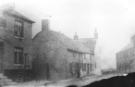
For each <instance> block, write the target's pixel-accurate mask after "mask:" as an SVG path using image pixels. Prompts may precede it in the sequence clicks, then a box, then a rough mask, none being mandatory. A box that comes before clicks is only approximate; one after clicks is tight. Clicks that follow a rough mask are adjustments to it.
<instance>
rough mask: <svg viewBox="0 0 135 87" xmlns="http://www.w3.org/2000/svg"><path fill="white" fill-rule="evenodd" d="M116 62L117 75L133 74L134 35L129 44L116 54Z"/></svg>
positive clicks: (134, 59)
mask: <svg viewBox="0 0 135 87" xmlns="http://www.w3.org/2000/svg"><path fill="white" fill-rule="evenodd" d="M116 61H117V71H118V72H119V73H129V72H135V35H133V36H132V37H131V42H130V44H128V45H127V46H126V47H124V48H123V49H122V50H121V51H119V52H118V53H117V54H116Z"/></svg>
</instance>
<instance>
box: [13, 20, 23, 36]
mask: <svg viewBox="0 0 135 87" xmlns="http://www.w3.org/2000/svg"><path fill="white" fill-rule="evenodd" d="M14 35H15V36H17V37H24V26H23V22H22V21H19V20H15V24H14Z"/></svg>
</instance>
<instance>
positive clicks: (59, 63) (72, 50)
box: [0, 8, 97, 80]
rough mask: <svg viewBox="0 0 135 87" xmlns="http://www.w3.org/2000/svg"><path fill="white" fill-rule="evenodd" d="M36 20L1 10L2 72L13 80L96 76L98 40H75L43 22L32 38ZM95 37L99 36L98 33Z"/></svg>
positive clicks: (14, 11)
mask: <svg viewBox="0 0 135 87" xmlns="http://www.w3.org/2000/svg"><path fill="white" fill-rule="evenodd" d="M33 23H34V21H32V20H30V19H28V18H27V17H25V16H23V15H22V14H20V13H19V12H17V11H16V10H15V9H12V8H11V9H9V8H8V9H2V10H1V11H0V72H1V73H3V74H5V75H6V76H8V77H9V78H12V79H13V80H22V79H37V80H38V79H48V80H56V79H57V80H58V79H66V78H76V77H82V76H86V75H92V74H94V70H95V68H96V61H95V58H94V48H95V44H96V39H97V38H96V37H95V38H85V39H84V38H83V39H79V38H78V36H77V35H75V37H74V40H73V39H70V38H68V37H66V36H65V35H63V34H61V33H59V32H55V31H51V29H50V27H49V21H48V20H43V21H42V31H40V32H39V33H38V34H37V35H35V37H34V38H33V39H32V25H33ZM95 36H97V34H96V33H95Z"/></svg>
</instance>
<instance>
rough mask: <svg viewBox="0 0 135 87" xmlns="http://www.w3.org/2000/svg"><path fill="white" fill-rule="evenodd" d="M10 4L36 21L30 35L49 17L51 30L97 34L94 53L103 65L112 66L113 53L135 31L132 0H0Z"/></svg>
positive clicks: (81, 36)
mask: <svg viewBox="0 0 135 87" xmlns="http://www.w3.org/2000/svg"><path fill="white" fill-rule="evenodd" d="M7 3H12V5H14V6H15V7H16V9H18V10H19V11H20V12H21V13H23V14H25V15H27V16H28V17H30V18H31V19H33V20H34V21H36V22H37V23H35V24H34V27H33V33H34V34H33V35H35V34H36V33H37V32H39V31H40V30H41V27H40V21H41V19H43V18H48V16H51V18H50V23H51V26H50V27H51V29H52V30H56V31H59V32H62V33H64V34H65V35H67V36H68V37H70V38H72V37H73V35H74V33H75V32H77V33H78V35H79V37H80V38H83V37H86V38H89V37H92V36H93V33H94V29H95V28H97V31H98V33H99V39H98V51H97V52H98V53H99V55H100V57H101V58H100V59H102V61H103V63H101V64H102V65H103V67H104V68H105V67H108V66H114V64H115V62H114V61H115V53H116V52H117V51H118V50H120V49H121V48H123V47H124V46H126V45H127V44H128V43H129V42H130V37H131V36H132V35H133V34H135V1H134V0H0V5H3V4H7Z"/></svg>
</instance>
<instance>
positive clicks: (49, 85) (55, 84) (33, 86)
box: [3, 74, 118, 87]
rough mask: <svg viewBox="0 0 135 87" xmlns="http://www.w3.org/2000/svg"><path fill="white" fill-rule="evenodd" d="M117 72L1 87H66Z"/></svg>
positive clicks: (100, 78) (87, 82) (82, 83)
mask: <svg viewBox="0 0 135 87" xmlns="http://www.w3.org/2000/svg"><path fill="white" fill-rule="evenodd" d="M114 76H118V74H109V75H102V76H87V77H83V78H79V79H67V80H59V81H31V82H25V83H18V84H14V85H7V86H3V87H66V86H68V85H77V86H78V87H80V86H84V85H87V84H90V83H92V82H95V81H100V80H102V79H108V78H111V77H114Z"/></svg>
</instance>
